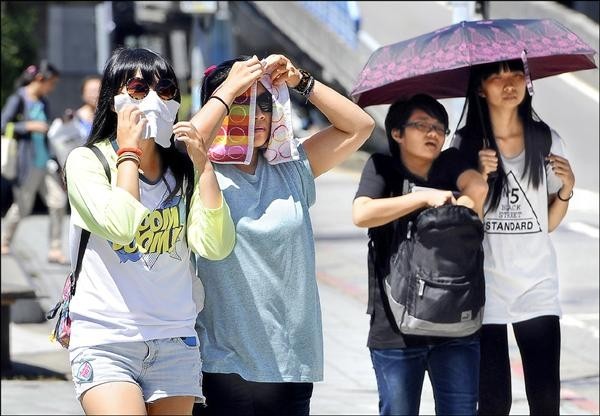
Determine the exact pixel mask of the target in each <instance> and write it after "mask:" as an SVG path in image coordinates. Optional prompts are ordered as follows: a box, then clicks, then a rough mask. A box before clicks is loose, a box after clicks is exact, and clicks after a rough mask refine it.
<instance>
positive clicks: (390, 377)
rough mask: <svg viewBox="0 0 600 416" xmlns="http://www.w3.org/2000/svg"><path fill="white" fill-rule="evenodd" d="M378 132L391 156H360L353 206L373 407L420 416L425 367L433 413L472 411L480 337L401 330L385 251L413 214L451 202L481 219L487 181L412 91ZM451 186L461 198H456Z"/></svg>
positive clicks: (439, 115)
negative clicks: (365, 252)
mask: <svg viewBox="0 0 600 416" xmlns="http://www.w3.org/2000/svg"><path fill="white" fill-rule="evenodd" d="M385 129H386V134H387V138H388V145H389V149H390V154H391V155H385V154H381V153H374V154H373V155H372V156H371V158H370V159H369V160H368V161H367V163H366V165H365V167H364V169H363V173H362V176H361V179H360V184H359V187H358V190H357V192H356V196H355V199H354V203H353V206H352V216H353V220H354V223H355V224H356V225H357V226H359V227H368V228H369V239H370V240H369V257H368V265H369V267H368V269H369V301H368V313H369V314H370V315H371V325H370V330H369V338H368V342H367V345H368V347H369V349H370V351H371V360H372V362H373V368H374V369H375V376H376V379H377V389H378V392H379V412H380V414H382V415H391V414H394V415H417V414H419V407H420V403H421V393H422V388H423V379H424V376H425V372H426V371H427V373H428V374H429V379H430V381H431V386H432V387H433V395H434V399H435V410H436V413H437V414H444V415H474V414H475V413H476V406H477V391H478V379H479V335H478V334H477V333H475V334H473V335H469V336H463V337H430V336H417V335H405V334H402V333H400V331H399V330H398V327H397V325H396V323H395V320H394V317H393V316H392V312H391V311H390V306H389V303H388V299H387V296H386V293H385V289H384V279H385V278H386V276H387V274H388V273H389V270H390V259H391V256H392V255H393V254H394V253H399V254H398V255H400V254H402V252H398V251H397V250H398V246H397V245H399V244H400V243H401V242H402V241H403V240H404V239H405V238H406V237H405V236H406V235H407V230H408V228H409V227H410V225H409V223H410V221H414V220H415V218H416V216H417V214H418V213H419V212H421V211H422V210H423V209H425V208H429V207H437V206H441V205H444V204H453V205H457V204H458V205H465V206H467V207H469V208H472V209H473V210H474V211H476V212H477V213H478V214H479V216H481V215H482V214H481V209H482V205H483V201H484V199H485V195H486V192H487V185H486V183H485V181H484V180H483V179H482V178H481V175H479V173H478V172H477V171H476V170H475V169H471V168H469V166H468V165H467V163H466V162H465V161H464V160H462V158H461V157H460V155H459V152H458V151H457V150H456V149H447V150H445V151H443V152H442V146H443V145H444V142H445V138H446V135H447V134H448V114H447V112H446V110H445V108H444V107H443V105H442V104H440V103H439V102H438V101H436V100H435V99H434V98H432V97H431V96H429V95H425V94H418V95H415V96H413V97H411V98H410V99H408V100H398V101H396V102H395V103H394V104H392V105H391V106H390V108H389V110H388V113H387V116H386V119H385ZM405 180H407V181H409V182H410V183H413V184H415V185H417V186H422V187H426V188H432V189H429V190H423V191H419V192H414V193H412V192H409V190H408V189H404V182H405ZM454 191H457V192H460V193H461V196H460V197H456V198H455V197H454V196H453V192H454ZM395 233H398V235H399V237H398V236H397V235H395ZM394 241H395V244H397V245H394ZM404 254H406V253H404Z"/></svg>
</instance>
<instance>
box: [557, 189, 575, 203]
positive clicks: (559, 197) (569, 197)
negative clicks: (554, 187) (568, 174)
mask: <svg viewBox="0 0 600 416" xmlns="http://www.w3.org/2000/svg"><path fill="white" fill-rule="evenodd" d="M561 190H562V188H560V189H559V190H558V192H557V193H556V197H557V198H558V199H560V200H561V201H563V202H567V201H568V200H569V199H571V198H573V190H572V189H571V193H570V194H569V196H568V197H567V198H566V199H563V198H562V197H561V196H560V191H561Z"/></svg>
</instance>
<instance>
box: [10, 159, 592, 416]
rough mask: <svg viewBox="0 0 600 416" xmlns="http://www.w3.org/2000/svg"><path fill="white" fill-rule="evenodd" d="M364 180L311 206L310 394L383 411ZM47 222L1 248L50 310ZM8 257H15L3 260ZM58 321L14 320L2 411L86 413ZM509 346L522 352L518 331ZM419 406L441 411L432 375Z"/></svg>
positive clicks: (315, 408) (521, 400) (339, 184)
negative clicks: (315, 324)
mask: <svg viewBox="0 0 600 416" xmlns="http://www.w3.org/2000/svg"><path fill="white" fill-rule="evenodd" d="M357 181H358V176H357V174H356V173H351V172H349V171H345V170H343V169H338V170H336V171H333V172H330V173H328V174H326V175H324V176H323V177H321V178H319V179H317V203H316V205H315V206H314V207H313V208H312V209H311V215H312V219H313V227H314V230H315V241H316V248H317V275H318V283H319V289H320V297H321V305H322V314H323V330H324V349H325V381H323V382H320V383H315V388H314V393H313V399H312V402H311V414H314V415H334V414H344V415H350V414H361V415H375V414H377V413H378V395H377V385H376V382H375V376H374V373H373V369H372V366H371V362H370V357H369V351H368V349H367V348H366V339H367V332H368V327H369V317H368V315H367V314H366V313H365V310H366V293H367V279H366V243H367V239H366V238H367V237H366V232H365V230H361V229H358V228H356V227H354V226H353V225H352V222H351V215H350V212H351V201H352V199H353V196H354V192H355V190H356V186H357ZM65 222H66V223H68V221H65ZM67 225H68V224H65V234H64V235H65V236H66V235H68V232H67ZM47 230H48V219H47V216H43V215H38V216H31V217H28V218H26V219H25V220H24V221H23V223H22V224H21V225H20V227H19V229H18V231H17V235H16V237H15V241H14V243H13V254H12V255H10V256H2V260H3V261H2V275H4V274H5V273H20V272H22V271H23V270H24V271H25V272H26V273H27V275H28V276H29V279H30V281H31V284H32V286H33V287H35V288H36V291H37V293H38V295H40V296H43V297H41V298H40V300H39V303H40V304H41V307H42V309H43V310H48V309H49V308H50V306H51V305H52V304H53V303H54V302H56V300H57V299H58V296H59V294H60V290H61V287H62V284H63V282H64V279H65V277H66V276H67V273H68V266H58V265H50V264H47V263H46V261H45V260H46V253H47ZM65 250H66V242H65ZM9 257H12V258H13V259H15V260H16V261H10V260H9V261H4V260H5V259H8V258H9ZM53 322H54V321H52V322H41V323H11V328H10V329H11V352H12V360H13V363H14V371H13V372H14V374H13V375H12V376H8V377H6V376H5V375H3V379H2V396H1V399H2V405H1V413H2V414H3V415H4V414H15V415H16V414H19V415H25V414H32V415H33V414H35V415H52V414H62V415H76V414H83V411H82V409H81V407H80V405H79V403H78V402H77V401H76V400H75V396H74V392H73V385H72V382H71V381H70V380H71V375H70V370H69V366H68V353H67V351H66V350H64V349H62V348H60V346H58V344H56V343H51V342H50V341H49V340H48V334H49V333H50V331H51V329H52V324H53ZM510 354H511V356H512V357H515V356H517V357H518V350H517V349H516V343H515V342H514V339H513V340H511V350H510ZM513 372H514V374H513V406H512V409H511V414H528V413H529V409H528V406H527V401H526V398H525V387H524V383H523V379H522V375H519V374H518V368H517V367H514V368H513ZM579 399H581V397H578V396H577V395H574V396H572V397H568V395H567V396H566V395H564V394H563V400H562V405H561V414H565V415H567V414H594V413H596V414H597V412H598V411H597V403H596V404H595V406H596V407H595V408H594V407H593V406H594V403H592V405H591V407H589V406H588V408H586V407H585V406H581V401H579V402H578V401H577V400H579ZM420 413H421V414H434V413H435V410H434V402H433V397H432V391H431V387H430V384H429V382H428V380H427V377H426V381H425V385H424V388H423V395H422V399H421V412H420Z"/></svg>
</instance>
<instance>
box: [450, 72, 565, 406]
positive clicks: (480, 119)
mask: <svg viewBox="0 0 600 416" xmlns="http://www.w3.org/2000/svg"><path fill="white" fill-rule="evenodd" d="M528 82H529V83H530V82H531V81H527V74H526V72H525V70H524V65H523V62H522V61H521V60H514V61H505V62H496V63H492V64H486V65H482V66H477V67H474V68H473V69H472V72H471V80H470V84H469V89H468V92H467V100H466V102H465V106H466V107H465V108H468V110H467V113H466V122H465V125H464V127H462V128H461V129H460V130H459V131H458V134H457V135H456V137H455V138H454V140H453V142H452V145H453V146H455V147H458V149H460V151H461V153H462V154H463V156H464V157H465V159H467V161H468V162H469V163H470V166H471V167H473V168H477V169H479V171H480V172H481V174H482V176H483V177H484V179H486V180H488V182H489V184H490V192H489V194H488V196H487V199H486V201H485V217H484V226H485V238H484V240H483V247H484V251H485V264H484V270H485V280H486V305H485V313H484V317H483V324H484V325H483V327H482V330H481V382H480V383H481V384H480V391H479V413H480V414H508V413H509V411H510V407H511V402H512V398H511V374H510V373H511V372H510V358H509V353H508V335H507V326H508V325H509V324H511V325H512V329H513V332H514V335H515V338H516V341H517V344H518V346H519V351H520V355H521V359H522V361H523V371H524V374H525V390H526V393H527V401H528V403H529V410H530V413H531V414H536V415H539V414H544V415H548V414H558V413H559V409H560V324H559V318H560V316H561V309H560V304H559V297H558V265H557V259H556V254H555V252H554V247H553V245H552V242H551V240H550V235H549V233H550V232H552V231H553V230H554V229H556V227H558V225H559V224H560V222H561V221H562V219H563V218H564V216H565V215H566V212H567V209H568V207H569V200H570V199H571V197H572V196H573V187H574V186H575V175H574V174H573V170H572V169H571V166H570V165H569V161H568V160H567V159H566V158H565V151H564V144H563V141H562V139H561V138H560V136H559V135H558V133H557V132H556V131H554V130H553V129H551V128H550V127H549V126H548V125H547V124H546V123H544V122H543V121H542V120H541V119H540V118H539V116H538V115H537V114H536V113H535V111H534V110H533V107H532V96H531V93H532V92H533V86H532V84H529V88H528V87H527V84H528ZM528 90H530V92H528ZM463 114H464V112H463ZM484 137H487V140H484Z"/></svg>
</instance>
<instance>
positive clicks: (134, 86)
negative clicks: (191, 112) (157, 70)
mask: <svg viewBox="0 0 600 416" xmlns="http://www.w3.org/2000/svg"><path fill="white" fill-rule="evenodd" d="M125 87H126V88H127V94H129V96H130V97H131V98H133V99H134V100H142V99H144V98H145V97H146V96H147V95H148V93H149V92H150V85H149V84H148V82H147V81H146V80H145V79H144V78H138V77H133V78H129V80H128V81H127V82H126V83H125ZM154 91H156V95H158V96H159V97H160V98H161V99H162V100H165V101H169V100H172V99H173V98H175V95H176V94H177V87H176V86H175V83H174V82H173V80H171V79H159V80H158V82H157V83H156V86H155V87H154Z"/></svg>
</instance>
